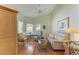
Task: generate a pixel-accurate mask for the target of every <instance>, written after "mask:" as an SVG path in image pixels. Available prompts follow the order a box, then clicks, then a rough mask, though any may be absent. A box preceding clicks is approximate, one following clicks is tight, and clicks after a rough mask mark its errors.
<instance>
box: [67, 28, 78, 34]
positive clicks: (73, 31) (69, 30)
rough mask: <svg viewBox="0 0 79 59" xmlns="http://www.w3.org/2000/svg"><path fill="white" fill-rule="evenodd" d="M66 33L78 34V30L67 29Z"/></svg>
mask: <svg viewBox="0 0 79 59" xmlns="http://www.w3.org/2000/svg"><path fill="white" fill-rule="evenodd" d="M66 33H79V29H77V28H68V29H67V30H66Z"/></svg>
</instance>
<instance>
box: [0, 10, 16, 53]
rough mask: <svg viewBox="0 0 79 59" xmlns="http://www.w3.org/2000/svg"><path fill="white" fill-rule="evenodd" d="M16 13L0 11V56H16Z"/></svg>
mask: <svg viewBox="0 0 79 59" xmlns="http://www.w3.org/2000/svg"><path fill="white" fill-rule="evenodd" d="M16 26H17V25H16V13H14V12H11V11H7V10H3V9H0V54H16V37H17V35H16V33H17V32H16V31H17V29H16Z"/></svg>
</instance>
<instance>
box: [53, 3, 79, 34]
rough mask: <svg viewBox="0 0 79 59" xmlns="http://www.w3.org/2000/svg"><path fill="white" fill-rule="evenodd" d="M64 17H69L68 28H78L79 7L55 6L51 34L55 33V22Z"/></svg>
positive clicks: (70, 5) (74, 5)
mask: <svg viewBox="0 0 79 59" xmlns="http://www.w3.org/2000/svg"><path fill="white" fill-rule="evenodd" d="M66 17H70V19H71V22H70V27H75V28H79V5H76V4H73V5H72V4H69V5H57V6H56V8H55V9H54V12H53V17H52V25H53V27H52V29H53V32H55V31H57V21H58V20H62V19H64V18H66Z"/></svg>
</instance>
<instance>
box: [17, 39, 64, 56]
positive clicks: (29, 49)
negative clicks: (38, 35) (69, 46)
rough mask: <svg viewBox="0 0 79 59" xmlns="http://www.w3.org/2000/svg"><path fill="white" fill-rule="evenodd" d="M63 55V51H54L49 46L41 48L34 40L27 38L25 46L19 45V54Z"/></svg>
mask: <svg viewBox="0 0 79 59" xmlns="http://www.w3.org/2000/svg"><path fill="white" fill-rule="evenodd" d="M54 54H55V55H63V51H55V52H54V51H53V49H51V48H49V47H47V48H45V49H41V48H40V47H39V45H38V43H37V42H36V41H34V40H28V41H27V40H25V42H24V46H21V47H18V55H54Z"/></svg>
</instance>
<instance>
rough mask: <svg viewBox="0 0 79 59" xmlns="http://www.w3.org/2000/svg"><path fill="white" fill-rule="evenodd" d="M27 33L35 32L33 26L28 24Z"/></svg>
mask: <svg viewBox="0 0 79 59" xmlns="http://www.w3.org/2000/svg"><path fill="white" fill-rule="evenodd" d="M26 32H27V33H32V32H33V24H26Z"/></svg>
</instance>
